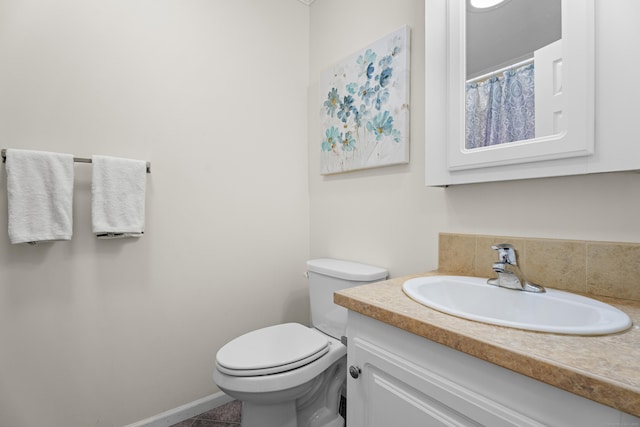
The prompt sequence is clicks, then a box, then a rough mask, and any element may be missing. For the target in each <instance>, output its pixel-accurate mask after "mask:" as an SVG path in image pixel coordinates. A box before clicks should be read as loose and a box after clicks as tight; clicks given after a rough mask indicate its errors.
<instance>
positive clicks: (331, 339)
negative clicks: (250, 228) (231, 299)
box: [213, 259, 387, 427]
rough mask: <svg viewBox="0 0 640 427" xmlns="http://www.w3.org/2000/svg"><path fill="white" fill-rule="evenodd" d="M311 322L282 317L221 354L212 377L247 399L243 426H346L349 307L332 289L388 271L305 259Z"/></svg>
mask: <svg viewBox="0 0 640 427" xmlns="http://www.w3.org/2000/svg"><path fill="white" fill-rule="evenodd" d="M307 267H308V270H309V271H308V278H309V287H310V300H311V301H310V302H311V311H312V319H313V320H312V323H313V324H314V326H313V327H308V326H304V325H302V324H299V323H284V324H279V325H274V326H269V327H266V328H262V329H258V330H255V331H252V332H249V333H247V334H244V335H242V336H240V337H238V338H235V339H234V340H232V341H230V342H229V343H227V344H226V345H224V346H223V347H222V348H221V349H220V350H219V351H218V353H217V354H216V363H215V370H214V373H213V379H214V381H215V383H216V384H217V385H218V387H219V388H220V390H222V391H223V392H225V393H226V394H228V395H229V396H231V397H233V398H235V399H237V400H240V401H242V421H241V426H242V427H343V426H344V419H343V418H342V416H341V415H340V414H339V411H338V406H339V403H340V397H341V391H342V388H343V387H344V384H345V381H346V363H347V358H346V354H347V348H346V346H345V345H344V344H343V343H342V342H341V340H340V338H341V337H342V336H343V335H344V334H345V333H344V331H345V328H346V310H345V309H344V308H342V307H338V306H336V305H335V304H333V292H334V291H336V290H339V289H344V288H347V287H350V286H355V285H361V284H363V283H368V282H373V281H378V280H381V279H384V278H386V277H387V271H386V270H384V269H381V268H378V267H373V266H368V265H366V264H360V263H353V262H349V261H341V260H332V259H319V260H311V261H308V262H307Z"/></svg>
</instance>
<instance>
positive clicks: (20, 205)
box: [6, 149, 73, 244]
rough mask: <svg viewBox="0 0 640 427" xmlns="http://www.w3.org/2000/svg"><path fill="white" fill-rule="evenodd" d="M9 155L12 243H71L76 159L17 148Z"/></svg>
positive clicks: (8, 188) (8, 151) (10, 235)
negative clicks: (66, 241) (55, 241)
mask: <svg viewBox="0 0 640 427" xmlns="http://www.w3.org/2000/svg"><path fill="white" fill-rule="evenodd" d="M6 155H7V165H6V169H7V196H8V202H9V205H8V208H9V209H8V210H9V221H8V225H9V227H8V228H9V240H10V241H11V243H32V244H35V243H36V242H40V241H46V240H71V235H72V234H73V156H72V155H71V154H61V153H49V152H46V151H31V150H15V149H8V150H7V154H6Z"/></svg>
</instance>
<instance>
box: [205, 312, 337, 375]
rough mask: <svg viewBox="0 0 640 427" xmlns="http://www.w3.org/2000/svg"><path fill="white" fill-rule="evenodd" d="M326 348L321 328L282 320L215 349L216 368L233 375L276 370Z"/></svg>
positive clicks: (311, 358) (294, 365)
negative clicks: (281, 322)
mask: <svg viewBox="0 0 640 427" xmlns="http://www.w3.org/2000/svg"><path fill="white" fill-rule="evenodd" d="M328 352H329V340H328V337H327V336H326V335H324V334H323V333H322V332H320V331H317V330H315V329H313V328H309V327H306V326H303V325H301V324H299V323H284V324H280V325H275V326H269V327H267V328H262V329H258V330H255V331H252V332H249V333H247V334H244V335H242V336H240V337H238V338H236V339H234V340H232V341H230V342H229V343H227V344H226V345H225V346H224V347H222V348H221V349H220V351H218V354H217V355H216V366H217V368H218V370H220V372H222V373H225V374H227V375H232V376H236V377H250V376H261V375H271V374H278V373H281V372H286V371H290V370H292V369H296V368H299V367H301V366H304V365H307V364H309V363H311V362H313V361H315V360H317V359H319V358H321V357H322V356H324V355H325V354H327V353H328Z"/></svg>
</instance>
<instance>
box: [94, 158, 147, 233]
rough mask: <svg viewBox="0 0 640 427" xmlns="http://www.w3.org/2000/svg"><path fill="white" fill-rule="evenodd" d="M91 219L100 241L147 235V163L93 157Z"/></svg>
mask: <svg viewBox="0 0 640 427" xmlns="http://www.w3.org/2000/svg"><path fill="white" fill-rule="evenodd" d="M92 163H93V177H92V181H91V194H92V206H91V219H92V222H93V225H92V228H93V233H94V234H95V235H96V237H98V238H99V239H114V238H121V237H140V236H142V235H143V234H144V203H145V183H146V173H147V163H146V162H145V161H143V160H132V159H122V158H118V157H109V156H93V157H92Z"/></svg>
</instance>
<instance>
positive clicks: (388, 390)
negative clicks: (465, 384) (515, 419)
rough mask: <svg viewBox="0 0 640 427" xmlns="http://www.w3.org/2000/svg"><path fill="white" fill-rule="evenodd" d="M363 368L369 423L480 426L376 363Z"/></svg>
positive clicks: (376, 426) (378, 425)
mask: <svg viewBox="0 0 640 427" xmlns="http://www.w3.org/2000/svg"><path fill="white" fill-rule="evenodd" d="M362 372H363V374H364V375H363V378H362V381H364V382H365V383H366V385H365V388H366V389H367V391H368V393H369V396H368V398H369V399H368V401H367V402H368V403H370V404H369V405H367V408H366V409H365V414H366V418H367V419H366V423H365V425H366V426H368V427H388V426H393V425H402V426H403V427H422V426H425V425H427V426H430V427H432V426H433V427H441V426H442V427H447V426H448V427H454V426H455V427H467V426H480V424H477V423H475V422H473V421H472V420H470V419H468V418H467V417H465V416H464V415H462V414H460V413H458V412H456V411H455V410H453V409H451V408H449V407H448V406H446V405H444V404H442V403H441V402H439V401H437V400H435V399H432V398H430V397H429V396H427V395H426V394H424V393H422V392H420V391H419V390H416V389H415V388H413V387H410V386H409V385H407V384H406V383H404V382H402V381H400V380H399V379H398V378H396V377H394V376H392V375H389V374H387V373H385V372H383V371H381V370H380V369H377V368H376V367H375V366H373V365H369V364H366V365H365V367H364V369H363V371H362ZM380 402H381V403H382V404H379V403H380Z"/></svg>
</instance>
